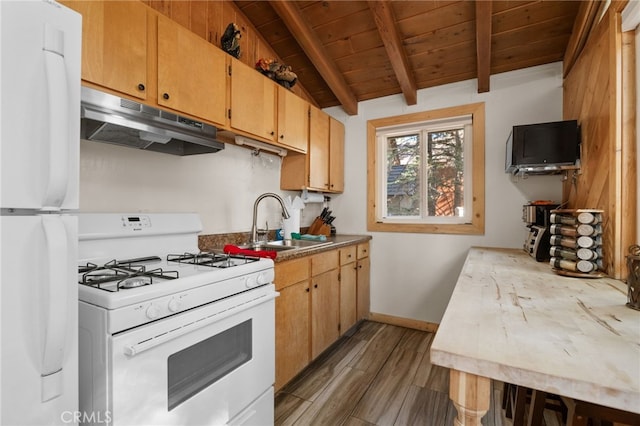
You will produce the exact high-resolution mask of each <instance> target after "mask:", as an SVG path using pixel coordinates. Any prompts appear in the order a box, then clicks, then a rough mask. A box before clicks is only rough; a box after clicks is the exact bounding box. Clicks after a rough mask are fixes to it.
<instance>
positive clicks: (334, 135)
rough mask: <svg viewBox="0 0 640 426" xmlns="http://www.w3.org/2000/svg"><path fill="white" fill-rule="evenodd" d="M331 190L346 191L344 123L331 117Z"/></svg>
mask: <svg viewBox="0 0 640 426" xmlns="http://www.w3.org/2000/svg"><path fill="white" fill-rule="evenodd" d="M329 191H331V192H342V191H344V124H342V123H341V122H340V121H338V120H336V119H335V118H333V117H329Z"/></svg>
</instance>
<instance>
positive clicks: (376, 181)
mask: <svg viewBox="0 0 640 426" xmlns="http://www.w3.org/2000/svg"><path fill="white" fill-rule="evenodd" d="M465 115H470V116H471V120H472V123H473V124H472V128H473V130H472V148H471V157H472V158H471V168H472V170H471V176H472V182H471V195H470V196H471V200H472V201H471V209H472V211H471V214H470V218H471V222H469V223H442V222H439V223H436V222H437V221H436V220H434V221H430V222H424V220H423V219H422V218H419V219H417V220H412V219H409V218H407V219H399V220H388V219H387V220H385V221H382V220H380V219H379V217H378V213H379V212H378V209H377V208H376V203H377V202H378V200H379V198H378V197H379V196H380V195H381V194H382V193H383V192H384V191H382V190H381V187H380V185H384V184H386V180H385V182H381V181H382V176H381V173H379V168H380V167H381V166H380V164H378V158H379V155H380V152H379V151H380V150H381V149H382V147H381V146H380V143H379V141H378V135H377V134H378V129H382V128H387V127H396V126H410V125H412V124H419V123H425V122H429V121H441V120H447V119H455V118H457V117H461V116H465ZM484 139H485V105H484V102H479V103H473V104H466V105H460V106H455V107H448V108H440V109H436V110H430V111H423V112H416V113H411V114H404V115H399V116H394V117H385V118H379V119H374V120H368V121H367V230H368V231H374V232H410V233H433V234H468V235H484V226H485V225H484V223H485V212H484V210H485V182H484V180H485V164H484V163H485V161H484V160H485V159H484V155H485V142H484ZM385 161H386V160H385ZM465 167H468V164H467V162H466V161H465ZM468 196H469V194H466V193H465V197H468ZM381 202H385V200H381Z"/></svg>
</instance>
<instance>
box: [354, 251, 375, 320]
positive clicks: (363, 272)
mask: <svg viewBox="0 0 640 426" xmlns="http://www.w3.org/2000/svg"><path fill="white" fill-rule="evenodd" d="M357 265H358V270H357V294H358V301H357V303H356V306H357V310H358V320H361V319H367V318H369V309H370V307H369V303H370V302H369V301H370V298H369V279H370V275H371V262H370V260H369V258H368V257H365V258H363V259H359V260H358V263H357Z"/></svg>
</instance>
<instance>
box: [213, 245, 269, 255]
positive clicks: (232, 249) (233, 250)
mask: <svg viewBox="0 0 640 426" xmlns="http://www.w3.org/2000/svg"><path fill="white" fill-rule="evenodd" d="M222 250H223V251H224V252H225V253H227V254H240V255H243V256H253V257H268V258H270V259H275V258H276V256H277V255H278V252H276V251H268V250H247V249H241V248H240V247H238V246H234V245H231V244H227V245H226V246H224V248H223V249H222Z"/></svg>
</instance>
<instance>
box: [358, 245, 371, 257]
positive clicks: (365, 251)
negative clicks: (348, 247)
mask: <svg viewBox="0 0 640 426" xmlns="http://www.w3.org/2000/svg"><path fill="white" fill-rule="evenodd" d="M364 257H369V243H364V244H358V259H362V258H364Z"/></svg>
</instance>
